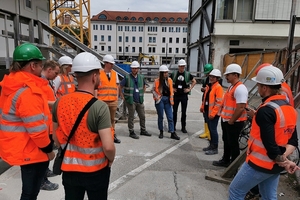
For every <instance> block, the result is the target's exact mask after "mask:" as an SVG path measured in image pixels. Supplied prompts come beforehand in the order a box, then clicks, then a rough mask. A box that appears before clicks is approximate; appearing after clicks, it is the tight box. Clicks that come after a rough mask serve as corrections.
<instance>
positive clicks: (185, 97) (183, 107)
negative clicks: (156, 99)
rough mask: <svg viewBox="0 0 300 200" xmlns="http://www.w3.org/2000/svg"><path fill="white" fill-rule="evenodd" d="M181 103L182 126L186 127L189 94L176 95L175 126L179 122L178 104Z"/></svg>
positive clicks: (174, 107) (174, 108) (174, 106)
mask: <svg viewBox="0 0 300 200" xmlns="http://www.w3.org/2000/svg"><path fill="white" fill-rule="evenodd" d="M179 103H181V128H182V129H185V127H186V108H187V104H188V95H187V94H186V95H179V96H175V95H174V105H173V121H174V128H176V122H177V112H178V106H179Z"/></svg>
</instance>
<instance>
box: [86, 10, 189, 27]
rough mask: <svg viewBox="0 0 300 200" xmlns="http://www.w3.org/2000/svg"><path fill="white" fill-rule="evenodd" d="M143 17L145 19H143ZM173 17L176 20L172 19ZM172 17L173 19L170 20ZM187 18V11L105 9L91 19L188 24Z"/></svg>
mask: <svg viewBox="0 0 300 200" xmlns="http://www.w3.org/2000/svg"><path fill="white" fill-rule="evenodd" d="M105 16H106V19H105ZM99 17H100V18H99ZM101 17H104V18H101ZM126 17H127V18H126ZM134 18H135V20H134ZM141 18H142V19H143V20H141ZM164 18H165V19H164ZM172 18H173V20H174V21H172ZM180 18H181V21H180ZM139 19H140V20H139ZM149 19H150V20H149ZM170 19H171V21H170ZM187 19H188V13H187V12H131V11H107V10H103V11H102V12H100V13H99V14H97V15H94V16H93V17H92V18H91V21H122V22H137V23H143V22H147V21H157V22H160V23H164V22H165V23H184V24H186V23H187Z"/></svg>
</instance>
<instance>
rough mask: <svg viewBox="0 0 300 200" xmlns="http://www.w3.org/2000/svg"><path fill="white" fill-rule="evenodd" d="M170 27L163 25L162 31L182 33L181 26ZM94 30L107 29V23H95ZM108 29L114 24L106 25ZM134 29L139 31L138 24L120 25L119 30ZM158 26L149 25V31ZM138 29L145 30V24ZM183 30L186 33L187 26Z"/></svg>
mask: <svg viewBox="0 0 300 200" xmlns="http://www.w3.org/2000/svg"><path fill="white" fill-rule="evenodd" d="M167 28H168V27H165V26H164V27H161V31H162V32H167V30H169V32H171V33H173V32H176V33H180V32H181V27H169V29H167ZM93 30H101V31H105V25H99V27H98V24H93ZM106 30H108V31H111V30H112V25H106ZM123 30H124V31H126V32H127V31H132V32H136V31H137V27H136V26H131V29H130V26H124V29H123V26H118V31H123ZM157 30H158V27H157V26H148V32H157ZM138 31H139V32H143V31H144V27H143V26H138ZM182 32H183V33H186V32H187V27H182Z"/></svg>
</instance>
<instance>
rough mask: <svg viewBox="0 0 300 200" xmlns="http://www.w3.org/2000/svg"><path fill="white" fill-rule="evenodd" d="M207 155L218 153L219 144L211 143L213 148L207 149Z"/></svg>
mask: <svg viewBox="0 0 300 200" xmlns="http://www.w3.org/2000/svg"><path fill="white" fill-rule="evenodd" d="M205 154H206V155H214V154H218V145H214V144H212V145H211V148H210V149H209V150H207V151H205Z"/></svg>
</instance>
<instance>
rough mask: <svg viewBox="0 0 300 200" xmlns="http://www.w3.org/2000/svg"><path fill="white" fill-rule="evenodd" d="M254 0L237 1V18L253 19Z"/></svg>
mask: <svg viewBox="0 0 300 200" xmlns="http://www.w3.org/2000/svg"><path fill="white" fill-rule="evenodd" d="M253 4H254V3H253V0H238V3H237V10H236V11H237V12H236V19H237V20H251V19H252V13H253Z"/></svg>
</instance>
